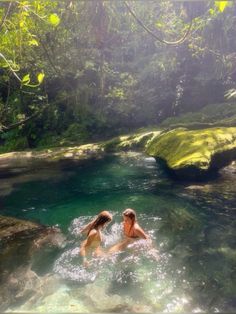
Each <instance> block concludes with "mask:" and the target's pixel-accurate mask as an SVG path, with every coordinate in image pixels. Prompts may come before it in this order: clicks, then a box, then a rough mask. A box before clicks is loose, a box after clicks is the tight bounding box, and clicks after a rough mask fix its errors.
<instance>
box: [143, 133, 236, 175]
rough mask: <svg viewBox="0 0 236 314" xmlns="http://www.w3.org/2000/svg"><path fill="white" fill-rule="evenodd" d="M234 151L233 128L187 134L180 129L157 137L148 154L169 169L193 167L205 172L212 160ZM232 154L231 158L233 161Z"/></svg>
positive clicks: (235, 145) (149, 147)
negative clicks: (162, 161) (158, 159)
mask: <svg viewBox="0 0 236 314" xmlns="http://www.w3.org/2000/svg"><path fill="white" fill-rule="evenodd" d="M233 149H236V128H233V127H232V128H211V129H203V130H194V131H188V130H186V129H183V128H179V129H174V130H172V131H169V132H166V133H163V134H161V135H160V136H156V137H155V138H154V139H153V140H152V141H151V142H150V143H149V145H148V147H147V153H148V154H149V155H151V156H154V157H156V158H160V159H162V160H164V161H165V162H166V164H167V166H168V167H169V168H170V169H173V170H178V169H181V168H185V167H195V168H198V169H200V170H208V169H209V167H210V166H212V161H213V159H214V157H215V156H216V155H218V154H220V153H223V155H222V158H224V154H225V155H226V153H227V152H229V151H232V150H233ZM235 157H236V156H234V155H232V156H231V157H230V158H232V159H233V158H235Z"/></svg>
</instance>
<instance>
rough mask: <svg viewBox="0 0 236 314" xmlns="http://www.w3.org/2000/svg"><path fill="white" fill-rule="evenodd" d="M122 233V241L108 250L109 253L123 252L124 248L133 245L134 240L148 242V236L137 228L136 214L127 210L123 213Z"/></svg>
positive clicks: (129, 209)
mask: <svg viewBox="0 0 236 314" xmlns="http://www.w3.org/2000/svg"><path fill="white" fill-rule="evenodd" d="M122 215H123V219H124V220H123V231H124V236H125V238H124V240H122V241H121V242H120V243H118V244H115V245H114V246H112V247H111V248H110V249H109V253H114V252H118V251H123V250H125V249H126V247H127V246H128V245H129V244H131V243H133V242H134V241H135V240H139V239H145V240H149V236H148V235H147V234H146V233H145V232H144V230H143V229H142V228H141V227H140V226H139V224H138V222H137V216H136V212H135V211H134V210H133V209H131V208H127V209H126V210H125V211H124V212H123V214H122Z"/></svg>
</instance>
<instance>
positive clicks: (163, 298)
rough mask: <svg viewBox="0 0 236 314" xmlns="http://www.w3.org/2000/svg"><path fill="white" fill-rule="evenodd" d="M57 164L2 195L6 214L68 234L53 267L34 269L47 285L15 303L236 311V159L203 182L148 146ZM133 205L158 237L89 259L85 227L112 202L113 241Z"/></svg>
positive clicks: (37, 307) (68, 308)
mask: <svg viewBox="0 0 236 314" xmlns="http://www.w3.org/2000/svg"><path fill="white" fill-rule="evenodd" d="M53 171H55V170H53V169H51V170H50V173H49V174H48V176H47V175H45V172H44V173H43V176H42V177H40V171H38V172H37V170H35V175H36V176H37V179H35V177H34V176H33V175H32V176H29V177H28V178H30V179H29V180H26V179H25V177H24V179H23V181H21V180H20V176H19V177H18V181H17V182H16V181H14V184H12V186H11V191H10V192H9V194H8V195H7V193H5V194H4V195H2V196H1V198H0V205H1V210H2V213H3V214H6V215H12V216H17V217H21V218H27V219H34V220H38V221H40V222H42V223H47V224H50V225H55V224H57V225H59V226H60V227H61V228H62V230H63V231H64V233H65V234H66V235H67V238H68V243H67V246H66V247H64V248H63V249H61V250H60V251H59V253H57V254H55V256H53V261H52V267H51V268H50V269H49V270H47V271H44V272H43V268H44V267H45V263H43V265H41V268H42V269H41V270H40V265H37V267H35V266H34V264H32V269H31V270H27V271H28V272H29V274H31V275H32V272H34V273H35V272H36V273H37V274H38V275H39V274H40V277H39V276H37V277H38V279H37V278H36V277H35V276H33V275H32V276H33V278H34V280H35V286H37V285H39V286H40V287H41V288H40V289H37V291H35V294H33V296H31V297H30V298H29V297H28V298H25V299H22V300H21V302H18V304H15V305H14V306H10V307H9V311H20V310H21V311H33V312H58V311H59V312H83V313H86V312H129V311H131V312H147V313H148V312H158V311H160V312H199V311H212V312H217V311H228V312H234V311H235V309H236V297H235V296H236V267H235V266H236V237H235V233H236V231H235V230H236V228H235V227H236V220H235V215H236V210H235V209H236V208H235V206H236V205H235V204H236V202H235V201H236V186H235V185H234V184H233V183H234V180H235V178H236V173H235V170H234V167H233V168H232V167H231V168H230V167H229V168H227V169H225V170H223V171H222V175H221V176H220V177H218V178H217V179H215V180H214V181H211V182H207V183H202V184H199V183H197V184H195V183H191V184H189V183H178V182H173V181H172V180H171V179H169V178H168V177H167V176H166V175H165V173H164V172H163V170H162V168H161V167H160V166H158V165H157V164H156V163H155V161H154V160H153V159H152V158H145V156H143V155H140V154H132V155H129V154H124V155H121V156H116V157H114V156H113V157H109V158H107V159H105V160H101V161H96V162H94V163H93V164H90V165H88V166H87V167H84V168H77V167H70V168H66V169H57V170H56V171H55V172H53ZM52 173H54V175H53V176H52V175H51V174H52ZM4 180H5V179H4ZM127 207H131V208H135V209H136V210H137V213H138V220H139V223H140V225H141V226H142V227H143V228H144V230H145V231H146V232H148V234H149V235H150V237H151V238H152V242H153V245H152V246H151V247H150V245H149V244H148V245H146V244H145V241H143V240H142V241H137V242H135V243H133V244H132V245H130V246H129V247H128V249H127V250H126V252H120V253H117V254H114V255H109V256H105V257H103V258H100V259H98V258H96V259H94V260H92V262H91V263H90V265H89V267H88V268H84V267H83V266H82V263H81V259H80V256H79V247H80V243H81V241H82V240H83V237H82V236H81V235H80V234H79V230H80V229H81V227H82V226H83V225H85V224H86V223H87V222H88V221H89V220H91V218H92V217H93V216H94V215H95V214H97V213H98V212H100V211H101V210H102V209H108V210H110V211H111V212H112V213H113V216H114V219H113V223H111V224H110V225H109V226H108V227H107V229H106V230H105V231H104V247H105V248H109V247H110V246H112V245H113V244H114V243H117V242H118V241H119V240H120V239H121V237H122V229H121V224H120V222H121V212H122V211H123V209H124V208H127ZM48 255H49V254H48ZM46 256H47V254H45V258H47V257H46ZM51 260H52V255H51V256H50V261H51ZM48 263H49V257H48ZM26 273H27V272H26ZM42 274H43V275H42ZM14 276H17V274H16V275H14ZM14 278H15V277H14ZM48 278H50V280H49V279H48ZM12 280H13V279H12ZM14 280H16V279H14ZM14 280H13V282H14ZM38 280H39V281H38ZM48 280H49V281H48ZM48 282H50V285H49V284H48ZM9 285H10V283H9ZM32 298H33V299H32Z"/></svg>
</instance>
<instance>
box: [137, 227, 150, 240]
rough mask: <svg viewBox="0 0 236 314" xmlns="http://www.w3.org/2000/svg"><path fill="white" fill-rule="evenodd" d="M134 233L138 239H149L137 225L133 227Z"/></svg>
mask: <svg viewBox="0 0 236 314" xmlns="http://www.w3.org/2000/svg"><path fill="white" fill-rule="evenodd" d="M134 231H135V235H137V236H139V237H140V238H142V239H146V240H148V239H149V236H148V235H147V234H146V233H145V232H144V230H143V229H142V228H141V227H140V226H139V225H136V226H135V227H134Z"/></svg>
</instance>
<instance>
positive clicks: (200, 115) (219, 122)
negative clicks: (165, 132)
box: [161, 103, 236, 129]
mask: <svg viewBox="0 0 236 314" xmlns="http://www.w3.org/2000/svg"><path fill="white" fill-rule="evenodd" d="M161 126H162V127H168V128H172V129H173V128H177V127H186V128H188V129H200V128H207V127H217V126H228V127H230V126H236V104H235V103H223V104H213V105H208V106H206V107H204V108H203V109H201V110H199V111H197V112H188V113H185V114H181V115H179V116H177V117H170V118H167V119H166V120H164V121H163V122H162V124H161Z"/></svg>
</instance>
